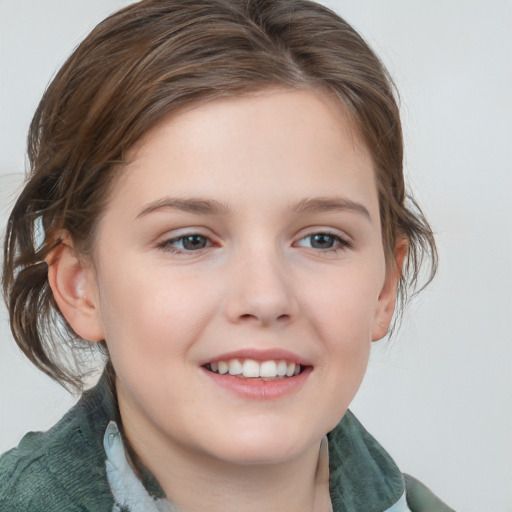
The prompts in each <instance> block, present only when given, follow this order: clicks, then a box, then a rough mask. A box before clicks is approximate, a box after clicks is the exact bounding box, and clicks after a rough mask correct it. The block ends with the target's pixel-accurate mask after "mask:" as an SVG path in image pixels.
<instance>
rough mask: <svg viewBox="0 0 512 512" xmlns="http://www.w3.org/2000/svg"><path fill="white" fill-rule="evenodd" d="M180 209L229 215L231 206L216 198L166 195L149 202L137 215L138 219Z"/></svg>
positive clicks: (203, 213) (205, 213)
mask: <svg viewBox="0 0 512 512" xmlns="http://www.w3.org/2000/svg"><path fill="white" fill-rule="evenodd" d="M167 209H170V210H179V211H182V212H187V213H197V214H201V215H227V214H228V213H229V207H228V206H227V205H226V204H224V203H221V202H220V201H216V200H215V199H202V198H188V199H182V198H178V197H166V198H164V199H159V200H158V201H153V202H151V203H149V204H148V205H147V206H145V207H144V209H143V210H142V211H141V212H140V213H139V214H138V215H137V217H136V218H137V219H138V218H140V217H144V216H145V215H148V214H149V213H152V212H155V211H158V210H167Z"/></svg>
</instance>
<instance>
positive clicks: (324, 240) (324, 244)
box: [312, 235, 334, 249]
mask: <svg viewBox="0 0 512 512" xmlns="http://www.w3.org/2000/svg"><path fill="white" fill-rule="evenodd" d="M333 242H334V240H333V237H332V236H331V235H313V241H312V245H313V247H314V248H315V249H329V248H331V247H332V244H333Z"/></svg>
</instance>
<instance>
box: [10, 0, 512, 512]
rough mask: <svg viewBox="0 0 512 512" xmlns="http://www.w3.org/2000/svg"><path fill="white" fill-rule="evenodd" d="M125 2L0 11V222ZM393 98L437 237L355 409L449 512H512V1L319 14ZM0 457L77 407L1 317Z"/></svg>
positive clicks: (367, 4) (378, 4) (13, 5)
mask: <svg viewBox="0 0 512 512" xmlns="http://www.w3.org/2000/svg"><path fill="white" fill-rule="evenodd" d="M127 3H130V2H127V1H122V0H44V1H39V0H0V215H1V218H0V221H1V224H2V226H3V225H5V219H6V215H7V212H8V211H9V207H10V205H11V204H12V199H13V197H14V196H15V194H16V190H18V189H19V184H20V182H21V178H20V176H21V171H22V170H23V169H24V167H25V160H24V149H25V148H24V144H25V136H26V132H27V128H28V124H29V121H30V118H31V115H32V113H33V111H34V110H35V108H36V106H37V103H38V101H39V98H40V96H41V94H42V93H43V90H44V88H45V86H46V84H47V83H48V81H49V80H50V78H51V77H52V75H53V74H54V73H55V71H56V70H57V68H58V67H59V66H60V64H62V62H63V60H64V59H65V57H66V56H67V55H68V54H69V53H70V51H71V49H72V48H73V47H74V46H75V45H76V44H77V43H78V42H79V41H80V40H81V39H82V38H83V37H84V36H85V35H86V34H87V33H88V32H89V31H90V29H92V27H93V26H94V25H95V24H96V23H97V22H98V21H100V20H101V19H102V18H103V17H104V16H105V15H106V14H107V13H109V12H111V11H112V10H115V9H117V8H118V7H121V6H123V5H126V4H127ZM325 3H326V4H327V5H329V6H330V7H332V8H334V9H335V10H337V11H338V12H339V13H340V14H341V15H342V16H344V17H345V18H346V19H347V20H348V21H349V22H351V23H352V24H353V25H354V26H355V27H356V28H357V29H359V30H360V31H361V32H362V34H363V35H364V36H365V38H366V39H367V40H368V41H369V42H370V44H371V45H372V46H373V47H374V49H375V50H376V51H377V53H379V55H380V56H381V57H382V58H383V60H384V61H385V63H386V64H387V65H388V67H389V68H390V70H391V72H392V74H393V75H394V77H395V79H396V81H397V83H398V86H399V89H400V91H401V96H402V114H403V122H404V128H405V138H406V144H407V154H406V171H407V175H408V178H409V181H410V183H411V185H412V187H413V190H414V191H415V192H416V196H417V198H418V199H419V201H420V203H421V204H422V205H423V206H424V209H425V211H426V214H427V216H428V218H429V220H430V221H431V223H432V225H433V226H434V229H435V231H436V233H437V240H438V243H439V251H440V257H441V265H440V270H439V275H438V277H437V280H436V281H435V283H434V284H433V285H432V286H431V287H430V288H429V289H427V290H426V291H425V292H424V293H423V294H422V295H421V296H420V297H419V298H418V300H416V301H415V302H414V303H413V304H412V306H411V307H410V308H409V310H408V312H407V315H406V319H405V321H404V324H403V326H402V329H401V331H400V332H399V335H398V337H397V338H396V339H395V340H394V341H393V342H392V343H391V344H389V343H387V342H384V343H382V342H381V343H379V344H377V345H375V346H374V352H373V353H372V358H371V363H370V368H369V372H368V374H367V376H366V379H365V382H364V383H363V387H362V389H361V391H360V393H359V395H358V396H357V397H356V400H355V402H354V404H353V410H354V411H355V412H356V413H357V414H358V415H359V417H360V419H362V421H363V423H364V424H365V425H366V426H367V428H368V429H369V430H370V431H371V432H372V433H373V434H374V435H375V436H376V437H377V438H378V439H379V440H380V441H381V442H382V443H383V444H384V446H385V447H386V448H387V449H388V450H389V451H390V453H391V454H392V455H393V456H394V457H395V459H396V461H397V462H398V464H399V465H400V467H401V468H402V470H403V471H406V472H409V473H412V474H414V475H415V476H417V477H418V478H420V479H422V480H424V481H425V482H426V483H427V484H428V485H430V486H431V487H432V488H433V489H434V490H435V491H436V492H437V493H438V494H439V495H440V496H442V497H443V498H444V499H445V500H446V501H448V502H449V503H450V504H451V505H452V506H453V507H454V508H456V509H457V510H465V511H468V512H470V511H475V512H476V511H479V512H482V511H485V512H492V511H495V512H505V511H512V484H511V482H512V375H511V374H512V372H511V369H512V343H511V342H512V339H511V338H512V336H511V334H510V324H511V318H512V292H511V290H512V229H511V228H512V206H511V205H512V200H511V197H510V196H511V193H512V180H511V175H512V172H511V171H512V168H511V167H512V102H511V91H512V31H511V29H510V27H511V26H512V2H511V1H510V0H429V1H426V0H423V1H421V0H346V1H344V0H330V1H329V0H326V1H325ZM0 338H1V340H0V351H1V353H0V375H1V384H2V385H1V387H0V401H1V413H0V452H1V451H4V450H6V449H8V448H9V447H11V446H12V445H14V444H16V443H17V442H18V441H19V439H20V437H21V436H22V435H23V433H25V432H26V431H28V430H39V429H46V428H47V427H49V426H50V425H52V424H53V423H54V422H55V421H56V420H57V419H58V418H59V417H60V416H61V415H62V414H63V413H64V412H65V411H66V410H67V409H68V407H69V406H70V405H71V404H72V403H73V401H74V399H73V398H72V397H70V396H68V395H67V394H66V393H65V392H64V391H62V389H60V388H59V386H58V385H56V384H54V383H52V382H51V381H50V380H49V379H48V378H46V377H45V376H43V375H42V374H39V372H37V371H36V370H33V369H32V367H31V366H30V365H29V363H26V362H25V360H24V358H23V357H22V356H21V354H20V353H19V352H18V351H17V348H16V347H15V345H14V342H13V341H12V339H11V337H10V334H9V330H8V326H7V316H6V313H5V310H4V309H2V310H0Z"/></svg>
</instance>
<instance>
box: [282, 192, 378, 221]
mask: <svg viewBox="0 0 512 512" xmlns="http://www.w3.org/2000/svg"><path fill="white" fill-rule="evenodd" d="M347 210H348V211H351V212H354V213H358V214H360V215H363V216H364V217H366V218H367V219H368V220H370V221H371V220H372V218H371V215H370V212H369V211H368V209H367V208H366V207H365V206H364V205H362V204H361V203H358V202H356V201H351V200H350V199H346V198H343V197H315V198H311V199H302V201H299V202H298V203H297V204H296V205H294V206H292V208H291V211H292V212H293V213H323V212H341V211H347Z"/></svg>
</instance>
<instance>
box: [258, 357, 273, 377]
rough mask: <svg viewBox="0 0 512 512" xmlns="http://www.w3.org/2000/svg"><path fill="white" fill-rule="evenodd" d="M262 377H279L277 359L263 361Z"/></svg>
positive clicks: (261, 367)
mask: <svg viewBox="0 0 512 512" xmlns="http://www.w3.org/2000/svg"><path fill="white" fill-rule="evenodd" d="M260 377H277V365H276V363H275V361H265V362H264V363H261V366H260Z"/></svg>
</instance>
